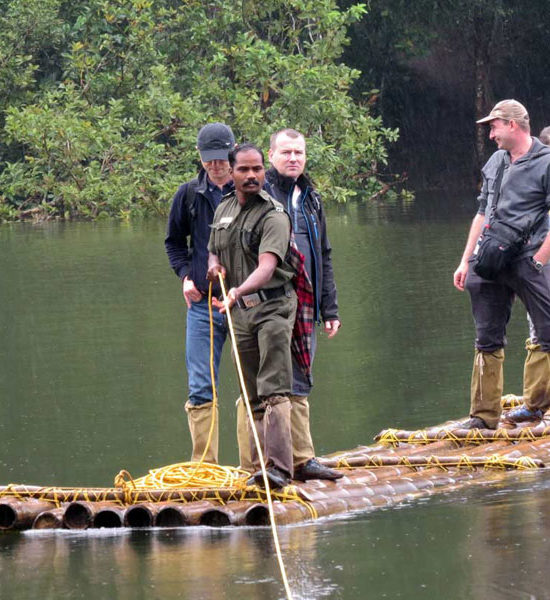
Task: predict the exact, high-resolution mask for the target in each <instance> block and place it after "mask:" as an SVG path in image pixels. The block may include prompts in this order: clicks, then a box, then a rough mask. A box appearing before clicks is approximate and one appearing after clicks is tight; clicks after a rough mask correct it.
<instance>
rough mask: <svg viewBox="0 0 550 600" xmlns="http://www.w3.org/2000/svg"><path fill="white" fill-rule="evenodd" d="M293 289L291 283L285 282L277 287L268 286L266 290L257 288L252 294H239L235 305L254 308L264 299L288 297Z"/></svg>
mask: <svg viewBox="0 0 550 600" xmlns="http://www.w3.org/2000/svg"><path fill="white" fill-rule="evenodd" d="M293 289H294V287H293V285H292V284H291V283H285V284H284V285H282V286H281V287H278V288H270V289H268V290H258V291H257V292H254V293H253V294H246V295H245V296H241V297H240V298H239V299H238V300H237V302H235V305H236V306H238V307H239V308H243V309H245V310H246V309H247V308H254V307H255V306H258V304H261V303H262V302H265V301H266V300H275V298H280V297H281V296H287V298H290V296H291V294H292V290H293Z"/></svg>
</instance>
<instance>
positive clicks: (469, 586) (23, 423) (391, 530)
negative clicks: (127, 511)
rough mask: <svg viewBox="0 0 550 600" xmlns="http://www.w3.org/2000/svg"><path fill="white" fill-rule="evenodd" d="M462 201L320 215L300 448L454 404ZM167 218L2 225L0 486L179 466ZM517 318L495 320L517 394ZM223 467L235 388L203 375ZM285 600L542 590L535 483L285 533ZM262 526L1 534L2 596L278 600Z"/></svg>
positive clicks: (180, 328)
mask: <svg viewBox="0 0 550 600" xmlns="http://www.w3.org/2000/svg"><path fill="white" fill-rule="evenodd" d="M473 198H474V195H473V194H464V195H462V196H458V197H454V198H442V197H440V196H435V195H434V196H430V195H427V194H424V195H422V194H419V196H418V198H417V200H416V201H415V202H414V203H412V204H404V205H403V204H396V205H392V206H389V207H388V206H368V207H365V206H357V205H351V206H348V207H344V208H338V207H336V208H333V209H331V210H330V214H329V222H328V228H329V234H330V238H331V242H332V245H333V248H334V266H335V272H336V279H337V284H338V290H339V299H340V305H341V315H342V321H343V323H344V325H343V328H342V330H341V332H340V333H339V334H338V336H337V337H336V338H335V339H333V340H327V339H326V337H324V336H322V335H321V336H320V341H319V350H318V354H317V358H316V362H315V370H314V374H315V381H316V385H315V390H314V393H313V394H312V397H311V404H312V430H313V435H314V440H315V442H316V448H317V452H318V454H325V453H329V452H333V451H336V450H340V449H346V448H352V447H354V446H356V445H358V444H369V443H371V440H372V437H373V436H374V435H375V434H376V433H377V432H378V431H379V430H381V429H383V428H386V427H402V428H406V429H414V428H419V427H423V426H426V425H429V424H435V423H439V422H442V421H445V420H447V419H449V418H453V417H458V416H463V415H465V414H466V413H467V410H468V395H469V377H470V372H471V361H472V344H473V337H474V332H473V324H472V319H471V315H470V306H469V300H468V297H467V296H466V295H465V294H461V293H459V292H457V291H456V290H455V289H454V288H453V286H452V273H453V271H454V269H455V267H456V264H457V262H458V259H459V257H460V254H461V252H462V248H463V244H464V241H465V237H466V233H467V228H468V225H469V222H470V220H471V217H472V216H473V211H474V210H475V206H474V201H473ZM163 234H164V222H161V221H147V222H143V223H132V224H124V223H113V222H105V223H104V222H100V223H95V224H92V223H67V224H58V223H53V224H52V223H48V224H42V225H32V224H8V225H3V226H0V342H1V343H0V393H1V419H0V443H1V452H0V484H7V483H11V482H14V483H27V484H34V485H59V486H110V485H112V482H113V478H114V476H115V475H116V474H117V473H118V471H119V470H121V469H123V468H124V469H128V470H129V471H130V472H131V473H132V475H134V476H140V475H143V474H145V473H146V472H147V471H148V469H150V468H154V467H159V466H162V465H166V464H171V463H174V462H179V461H182V460H187V459H188V457H189V455H190V449H191V445H190V440H189V436H188V432H187V425H186V417H185V413H184V410H183V405H184V402H185V370H184V361H183V339H184V325H185V309H184V303H183V299H182V297H181V290H180V285H179V282H178V280H177V278H176V277H175V275H174V274H173V273H172V272H171V271H170V269H169V267H168V262H167V259H166V256H165V254H164V247H163ZM526 336H527V326H526V322H525V313H524V311H523V309H522V307H521V306H519V305H518V306H517V307H516V309H515V314H514V317H513V319H512V322H511V324H510V328H509V342H510V345H509V348H508V351H507V362H506V384H505V387H506V391H507V392H512V393H521V370H522V362H523V358H524V350H523V340H524V338H525V337H526ZM220 383H221V385H220V401H221V424H220V445H221V456H220V459H221V461H222V462H224V463H226V464H236V462H237V449H236V442H235V434H234V430H235V410H234V400H235V398H236V397H237V379H236V376H235V373H234V371H233V366H232V363H231V360H230V356H229V348H226V354H225V356H224V360H223V366H222V371H221V382H220ZM280 536H281V544H282V548H283V553H284V560H285V564H286V567H287V571H288V576H289V580H290V586H291V588H292V590H293V593H294V597H295V598H296V599H302V600H305V599H314V598H341V599H346V600H351V599H368V600H371V599H372V600H374V599H379V598H389V599H392V598H407V599H411V600H416V599H426V598H429V599H434V598H437V599H439V598H442V599H447V600H448V599H457V600H458V599H460V600H464V599H478V598H483V599H489V600H492V599H495V600H496V599H501V598H503V599H508V598H510V599H511V598H517V599H524V598H525V599H527V598H537V599H540V598H550V577H549V575H548V567H547V556H548V554H549V550H550V476H549V474H548V473H547V472H546V471H543V472H540V473H537V474H513V475H510V476H508V477H506V478H504V479H502V478H499V479H497V480H496V481H494V482H493V483H491V484H489V485H486V486H482V487H476V488H467V489H466V490H462V491H455V492H453V493H449V494H445V495H441V496H434V497H431V498H428V499H423V500H417V501H413V502H410V503H408V504H406V505H403V506H400V507H398V508H392V509H385V510H379V511H375V512H370V513H360V514H355V515H351V516H347V517H344V518H337V519H333V520H330V521H328V520H325V521H320V522H317V523H315V524H306V525H299V526H293V527H286V528H283V529H281V531H280ZM284 597H285V593H284V588H283V586H282V583H281V577H280V574H279V571H278V567H277V562H276V560H275V557H274V553H273V546H272V543H271V534H270V531H269V530H268V529H232V528H228V529H218V530H216V529H208V528H189V529H180V530H149V531H130V530H116V531H113V530H99V531H86V532H76V533H75V532H69V531H57V532H28V533H23V534H19V533H7V534H4V535H0V598H6V599H7V598H9V599H16V600H30V599H35V598H42V599H48V600H49V599H51V600H58V599H60V598H70V599H77V598H85V599H88V598H93V599H101V600H103V599H105V600H107V599H133V600H134V599H147V600H148V599H159V600H161V599H162V600H165V599H168V600H169V599H172V598H174V599H175V598H189V599H191V598H192V599H194V600H203V599H204V600H210V599H212V600H214V599H216V600H233V599H236V598H240V599H243V600H248V599H250V600H252V599H254V600H256V599H265V600H275V599H279V598H284Z"/></svg>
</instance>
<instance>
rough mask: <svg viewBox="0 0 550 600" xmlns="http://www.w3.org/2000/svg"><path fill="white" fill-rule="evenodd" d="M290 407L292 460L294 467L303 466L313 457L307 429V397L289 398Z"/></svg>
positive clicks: (313, 453) (311, 442) (309, 434)
mask: <svg viewBox="0 0 550 600" xmlns="http://www.w3.org/2000/svg"><path fill="white" fill-rule="evenodd" d="M290 407H291V411H290V428H291V430H292V459H293V461H294V465H295V466H296V465H303V464H304V463H306V462H307V461H308V460H310V459H311V458H313V457H314V456H315V449H314V448H313V440H312V439H311V432H310V429H309V402H308V401H307V396H290Z"/></svg>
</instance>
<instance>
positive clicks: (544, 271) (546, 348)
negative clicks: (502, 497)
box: [454, 100, 550, 429]
mask: <svg viewBox="0 0 550 600" xmlns="http://www.w3.org/2000/svg"><path fill="white" fill-rule="evenodd" d="M477 122H478V123H488V124H489V127H490V133H489V137H490V138H491V139H492V140H494V142H495V143H496V144H497V146H498V150H497V151H496V152H495V153H494V154H493V155H492V156H491V158H490V159H489V160H488V161H487V163H486V164H485V166H484V167H483V169H482V176H483V185H482V188H481V192H480V195H479V197H478V201H479V210H478V212H477V214H476V216H475V217H474V219H473V221H472V225H471V227H470V232H469V235H468V240H467V242H466V247H465V249H464V253H463V255H462V259H461V261H460V264H459V265H458V268H457V269H456V271H455V273H454V285H455V287H456V288H457V289H459V290H460V291H463V290H464V289H467V290H468V292H469V294H470V298H471V302H472V312H473V316H474V321H475V326H476V341H475V359H474V367H473V373H472V382H471V406H470V419H469V421H467V422H466V423H465V424H464V427H466V428H468V429H474V428H479V429H485V428H486V429H495V428H496V427H497V425H498V422H499V419H500V415H501V407H500V398H501V396H502V387H503V369H502V367H503V362H504V346H505V345H506V326H507V324H508V321H509V319H510V315H511V310H512V304H513V302H514V298H515V296H516V295H517V296H518V297H519V298H520V299H521V301H522V302H523V304H524V305H525V307H526V308H527V311H528V312H529V314H530V315H531V318H532V319H533V323H534V326H535V329H536V331H537V334H538V341H539V344H540V349H539V351H538V355H537V366H536V377H533V373H534V371H533V370H531V371H530V374H531V375H530V376H531V377H533V381H524V391H527V393H526V394H525V395H524V396H525V397H524V400H525V405H524V406H521V407H519V408H517V409H515V410H512V411H510V412H509V413H508V414H507V415H506V417H505V421H506V423H507V424H510V425H516V424H517V423H520V422H525V421H527V422H532V421H538V420H540V419H541V418H542V416H543V415H544V412H545V411H546V410H547V408H548V407H549V406H550V398H548V397H547V395H546V394H544V393H538V392H537V389H536V381H534V380H535V379H536V380H537V381H540V382H546V381H548V380H549V379H550V266H548V265H547V263H548V260H549V259H550V234H549V222H548V210H549V208H550V148H548V147H547V146H545V145H544V144H542V143H541V142H540V141H539V140H538V139H536V138H533V137H531V135H530V126H529V115H528V113H527V110H526V109H525V107H524V106H523V105H522V104H520V103H519V102H517V101H516V100H502V101H501V102H499V103H498V104H496V105H495V107H494V108H493V110H492V111H491V112H490V113H489V115H487V116H486V117H484V118H483V119H480V120H479V121H477ZM505 228H507V229H508V231H513V232H516V235H517V237H518V239H519V241H517V242H515V245H516V247H517V252H516V255H515V256H514V257H513V258H512V259H511V261H510V263H509V264H508V265H507V266H505V267H503V268H502V269H501V270H500V271H499V272H498V273H496V274H494V275H491V279H489V278H488V277H486V278H484V277H482V276H480V275H479V274H478V273H476V272H475V271H474V269H475V268H476V262H478V259H479V257H478V251H479V248H480V242H481V241H482V238H483V237H484V236H483V235H482V232H483V233H484V235H485V236H487V237H488V232H489V231H493V232H494V231H498V230H499V229H505ZM501 249H502V246H501V247H499V250H501ZM530 386H531V388H533V389H530ZM533 386H534V387H533Z"/></svg>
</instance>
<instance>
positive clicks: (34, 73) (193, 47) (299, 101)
mask: <svg viewBox="0 0 550 600" xmlns="http://www.w3.org/2000/svg"><path fill="white" fill-rule="evenodd" d="M6 5H7V9H6V11H5V13H4V15H2V16H0V87H1V88H2V89H1V90H0V91H2V92H3V93H2V94H0V111H1V112H0V159H1V163H0V221H9V220H23V219H34V220H47V219H74V218H76V219H99V218H104V217H109V218H110V217H115V218H120V219H130V218H133V217H144V216H149V215H164V214H166V212H167V211H168V209H169V205H170V201H171V198H172V195H173V194H174V193H175V191H176V189H177V188H178V186H179V185H180V184H181V183H182V182H183V181H185V180H186V179H189V178H190V177H191V176H193V174H194V173H195V172H196V169H197V163H196V150H195V140H196V134H197V131H198V129H199V128H200V127H201V126H202V125H203V124H204V123H206V122H209V121H217V120H219V121H223V122H226V123H228V124H230V125H231V127H232V128H233V131H234V132H235V136H236V138H237V140H241V141H245V140H253V141H254V142H256V143H258V144H260V145H261V146H262V147H264V148H267V147H268V143H269V135H270V133H271V132H273V131H274V130H276V129H278V128H281V127H283V126H289V125H290V126H292V127H295V128H297V129H299V130H300V131H302V132H304V134H305V135H306V137H307V139H308V150H309V156H308V158H309V167H310V171H311V173H312V175H313V177H314V179H315V181H316V183H317V185H318V187H319V189H320V190H321V191H322V192H324V196H325V198H326V200H327V201H328V202H330V201H334V202H345V201H346V200H348V199H349V198H350V197H352V196H354V195H355V194H356V192H357V191H358V190H360V192H361V197H370V196H372V197H374V198H379V197H382V196H392V195H393V197H396V196H397V195H398V194H399V193H400V191H399V190H400V187H401V184H402V181H403V178H402V177H401V176H398V175H385V176H384V175H382V171H383V170H384V169H385V168H386V167H387V161H388V151H387V146H388V145H389V144H391V143H392V142H395V141H396V140H397V137H398V132H397V129H392V128H387V127H384V126H383V124H382V120H381V118H380V117H376V116H373V115H372V114H371V110H370V107H369V101H368V100H369V97H367V98H366V100H361V101H358V100H356V99H354V98H353V97H352V94H351V87H352V85H353V83H354V81H356V80H357V78H358V77H359V75H360V72H359V71H358V70H356V69H352V68H350V67H348V66H346V65H345V64H343V62H342V61H341V56H342V53H343V51H344V47H345V45H346V44H347V43H348V38H347V37H346V36H347V30H348V27H349V26H350V25H351V24H352V23H354V22H357V21H358V20H359V19H361V18H362V16H363V15H364V14H365V13H366V7H365V5H364V4H353V5H351V6H349V7H348V8H346V9H341V8H339V7H338V4H337V3H336V2H335V1H334V0H321V1H319V0H295V1H293V2H291V3H290V4H289V3H288V2H283V1H280V0H266V2H261V3H257V2H252V1H251V0H250V1H249V0H244V1H243V2H242V3H241V2H238V3H230V2H227V1H226V0H224V1H222V0H212V1H209V2H207V3H205V2H203V1H202V0H201V1H198V0H188V1H186V2H177V1H173V0H155V1H154V2H152V1H150V0H108V1H107V0H87V1H86V2H84V1H83V0H74V1H73V2H71V3H68V2H64V1H62V0H25V1H23V0H8V1H7V3H6ZM403 193H404V194H407V192H403Z"/></svg>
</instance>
